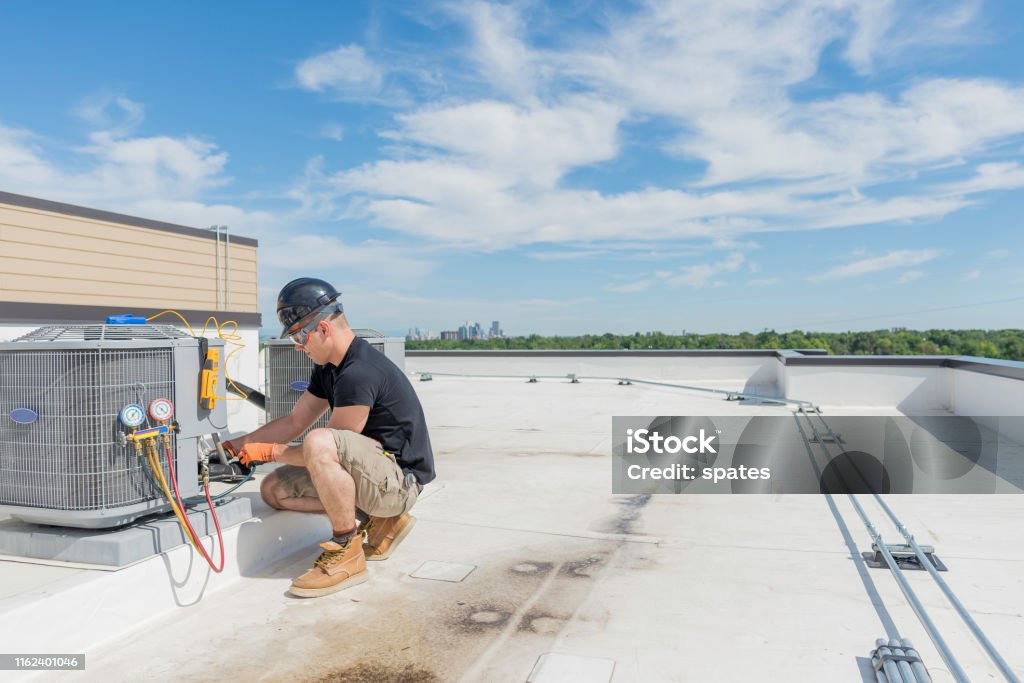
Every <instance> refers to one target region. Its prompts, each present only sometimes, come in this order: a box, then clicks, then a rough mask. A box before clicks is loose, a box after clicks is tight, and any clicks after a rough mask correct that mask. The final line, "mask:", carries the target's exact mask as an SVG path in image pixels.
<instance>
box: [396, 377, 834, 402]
mask: <svg viewBox="0 0 1024 683" xmlns="http://www.w3.org/2000/svg"><path fill="white" fill-rule="evenodd" d="M412 374H414V375H430V376H432V377H479V378H487V379H566V377H570V375H470V374H466V373H461V372H429V371H423V372H418V371H417V372H413V373H412ZM572 377H575V378H576V379H590V380H601V381H609V382H632V383H633V384H647V385H650V386H655V387H669V388H671V389H685V390H688V391H703V392H706V393H712V394H720V395H724V396H739V397H741V398H745V399H751V400H755V401H766V402H769V403H782V404H785V405H795V406H800V407H808V408H811V409H814V410H817V406H815V405H814V404H813V403H812V402H811V401H801V400H800V399H794V398H778V397H775V396H760V395H758V394H748V393H746V392H743V391H729V390H728V389H712V388H711V387H696V386H693V385H689V384H669V383H668V382H654V381H651V380H646V379H636V378H634V377H622V376H618V377H595V376H589V375H572Z"/></svg>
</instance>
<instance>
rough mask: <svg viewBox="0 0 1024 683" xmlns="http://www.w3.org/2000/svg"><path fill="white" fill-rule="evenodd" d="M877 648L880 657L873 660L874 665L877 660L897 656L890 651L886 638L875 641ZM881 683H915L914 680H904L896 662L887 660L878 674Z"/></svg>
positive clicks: (877, 656)
mask: <svg viewBox="0 0 1024 683" xmlns="http://www.w3.org/2000/svg"><path fill="white" fill-rule="evenodd" d="M875 647H877V648H878V655H876V657H874V658H872V662H871V663H872V664H875V663H876V662H877V660H879V659H882V658H883V657H887V656H888V655H891V654H895V653H894V652H893V651H892V650H890V649H889V647H888V643H887V641H886V640H885V639H884V638H879V639H878V640H876V641H875ZM876 677H877V678H878V680H879V681H881V683H914V679H910V680H904V678H903V675H902V672H901V671H900V668H899V667H898V666H896V662H894V661H892V660H891V659H885V660H884V661H883V662H882V668H881V670H880V671H878V673H877V674H876Z"/></svg>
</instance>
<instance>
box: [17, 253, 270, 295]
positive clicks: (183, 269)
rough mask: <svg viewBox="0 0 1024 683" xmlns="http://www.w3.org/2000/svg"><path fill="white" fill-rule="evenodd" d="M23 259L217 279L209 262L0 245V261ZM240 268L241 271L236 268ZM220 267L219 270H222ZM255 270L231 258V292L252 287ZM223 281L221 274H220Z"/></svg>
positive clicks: (214, 270)
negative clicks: (0, 246) (176, 260)
mask: <svg viewBox="0 0 1024 683" xmlns="http://www.w3.org/2000/svg"><path fill="white" fill-rule="evenodd" d="M3 256H6V257H9V258H15V259H23V260H27V261H41V262H50V263H59V264H67V265H71V266H75V265H79V266H100V265H102V267H103V268H109V269H111V270H116V271H123V272H131V273H136V274H140V273H141V274H148V273H155V274H167V275H178V276H180V277H182V278H205V279H206V280H207V281H208V285H209V286H211V287H212V286H213V280H214V278H215V277H216V275H217V272H216V267H215V266H214V264H213V259H212V258H211V259H209V263H208V264H207V263H201V262H199V261H194V262H180V261H178V262H175V261H165V260H158V259H154V258H140V257H137V256H134V255H127V254H117V253H114V254H112V253H101V252H96V251H85V250H82V249H68V248H64V247H47V246H42V245H39V244H25V243H23V242H10V241H6V242H4V243H3V249H2V251H0V257H3ZM239 265H241V267H238V266H239ZM222 267H223V266H222ZM255 274H256V269H255V264H253V263H244V262H243V263H242V264H238V263H236V262H235V259H234V257H233V256H232V259H231V289H232V291H233V290H234V289H235V287H236V286H238V287H242V286H243V285H248V286H252V287H253V288H255V286H256V278H255ZM220 276H221V279H223V276H224V273H223V272H221V273H220Z"/></svg>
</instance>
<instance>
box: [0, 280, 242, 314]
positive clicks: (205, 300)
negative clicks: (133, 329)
mask: <svg viewBox="0 0 1024 683" xmlns="http://www.w3.org/2000/svg"><path fill="white" fill-rule="evenodd" d="M11 278H12V276H10V275H0V280H2V281H4V282H5V281H6V280H8V279H11ZM17 279H18V284H19V287H18V289H16V290H9V291H4V292H3V295H2V296H3V300H5V301H17V302H44V303H65V304H79V305H86V306H108V305H111V304H115V305H117V304H120V305H124V306H129V305H136V306H153V307H162V308H183V309H198V310H210V309H213V308H215V303H216V302H215V301H214V293H213V291H212V290H211V291H209V292H203V291H201V290H183V289H174V290H171V289H168V288H165V287H154V286H148V285H138V284H135V285H124V284H117V283H111V282H92V281H85V280H76V281H74V287H73V289H69V288H68V284H67V283H68V282H69V281H67V280H55V279H54V278H52V277H41V276H36V275H23V276H18V278H17ZM256 306H257V300H256V295H255V294H246V293H243V294H239V295H238V296H237V297H236V296H235V294H234V293H232V295H231V307H232V309H234V310H237V311H242V312H249V311H255V310H256Z"/></svg>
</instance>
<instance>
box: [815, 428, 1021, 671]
mask: <svg viewBox="0 0 1024 683" xmlns="http://www.w3.org/2000/svg"><path fill="white" fill-rule="evenodd" d="M815 412H816V414H817V416H818V419H819V420H821V423H822V424H823V425H825V429H827V430H828V433H829V436H831V437H832V438H833V439H838V437H837V436H836V434H835V433H834V432H833V431H832V428H831V427H830V426H829V424H828V422H826V421H825V418H824V417H822V416H821V411H820V410H816V411H815ZM808 419H809V418H808ZM836 443H839V441H838V440H837V441H836ZM873 495H874V497H875V500H876V501H878V504H879V505H880V506H881V507H882V510H884V511H885V514H886V515H888V516H889V519H891V520H892V523H893V524H894V525H895V526H896V530H897V531H899V532H900V534H901V535H902V536H903V538H904V539H905V540H906V541H907V544H908V545H909V546H910V547H911V549H912V550H913V551H914V555H916V556H917V561H918V562H920V564H921V566H922V567H924V568H925V569H926V570H928V574H929V575H930V576H931V577H932V579H934V580H935V583H937V584H938V585H939V588H941V589H942V593H943V594H944V595H945V596H946V599H947V600H949V602H950V604H952V605H953V608H954V609H956V611H957V613H958V614H959V615H960V618H961V619H963V620H964V623H965V624H967V627H968V628H969V629H970V630H971V633H972V634H974V637H975V638H976V639H977V641H978V642H979V643H980V644H981V646H982V648H984V650H985V652H986V653H987V654H988V656H989V658H990V659H991V660H992V661H993V662H994V663H995V665H996V667H997V668H998V669H999V671H1000V672H1001V673H1002V674H1003V677H1004V678H1006V680H1007V681H1009V682H1010V683H1021V680H1020V678H1019V677H1018V676H1017V674H1015V673H1014V672H1013V670H1012V669H1011V668H1010V665H1009V664H1007V663H1006V660H1005V659H1003V657H1002V655H1000V654H999V651H998V650H996V647H995V645H993V644H992V642H991V641H990V640H989V639H988V637H987V636H986V635H985V633H984V631H982V630H981V627H980V626H979V625H978V622H976V621H975V620H974V617H972V616H971V614H970V612H968V611H967V608H966V607H964V605H963V603H962V602H960V599H959V598H957V596H956V594H955V593H954V592H953V589H952V588H950V587H949V584H947V583H946V580H945V579H943V578H942V576H941V575H940V574H939V572H938V571H937V570H936V569H935V567H934V566H933V565H932V563H931V561H930V560H929V559H928V557H927V556H926V555H925V554H924V551H923V550H922V549H921V546H920V545H918V543H917V541H916V540H915V539H914V535H913V534H912V533H910V530H909V529H907V527H906V526H904V524H903V522H902V521H900V519H899V518H898V517H897V516H896V513H895V512H893V511H892V508H890V507H889V505H888V504H887V503H886V502H885V501H884V500H883V499H882V497H881V496H880V495H879V494H878V493H877V492H875V493H874V494H873Z"/></svg>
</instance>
